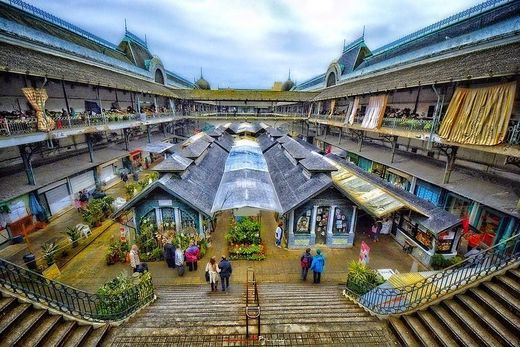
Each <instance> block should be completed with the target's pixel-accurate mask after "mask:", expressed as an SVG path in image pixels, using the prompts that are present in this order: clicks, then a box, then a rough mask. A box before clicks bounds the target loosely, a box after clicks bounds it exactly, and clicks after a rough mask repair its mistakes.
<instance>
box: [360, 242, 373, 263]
mask: <svg viewBox="0 0 520 347" xmlns="http://www.w3.org/2000/svg"><path fill="white" fill-rule="evenodd" d="M369 253H370V247H368V245H367V244H366V242H365V241H361V249H360V250H359V261H360V262H361V263H363V264H365V265H366V264H368V260H369V258H368V255H369Z"/></svg>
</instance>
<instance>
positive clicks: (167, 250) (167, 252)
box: [164, 240, 175, 268]
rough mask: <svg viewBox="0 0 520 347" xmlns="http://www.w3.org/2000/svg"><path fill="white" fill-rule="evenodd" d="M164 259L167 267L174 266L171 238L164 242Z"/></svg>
mask: <svg viewBox="0 0 520 347" xmlns="http://www.w3.org/2000/svg"><path fill="white" fill-rule="evenodd" d="M164 260H165V261H166V264H168V267H169V268H174V267H175V246H174V245H173V244H172V241H171V240H168V241H167V242H166V243H165V244H164Z"/></svg>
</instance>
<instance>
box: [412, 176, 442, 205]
mask: <svg viewBox="0 0 520 347" xmlns="http://www.w3.org/2000/svg"><path fill="white" fill-rule="evenodd" d="M414 193H415V195H416V196H417V197H419V198H421V199H424V200H426V201H429V202H431V203H432V204H434V205H435V206H439V205H440V204H441V197H442V188H441V187H438V186H436V185H433V184H431V183H428V182H425V181H423V180H419V179H418V180H417V184H416V186H415V192H414Z"/></svg>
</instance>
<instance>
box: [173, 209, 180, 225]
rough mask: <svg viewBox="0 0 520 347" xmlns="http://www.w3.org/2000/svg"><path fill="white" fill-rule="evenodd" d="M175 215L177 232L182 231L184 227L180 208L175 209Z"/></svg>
mask: <svg viewBox="0 0 520 347" xmlns="http://www.w3.org/2000/svg"><path fill="white" fill-rule="evenodd" d="M173 212H174V213H173V215H174V217H175V230H177V231H180V230H181V227H182V220H181V212H180V211H179V208H178V207H175V208H174V209H173Z"/></svg>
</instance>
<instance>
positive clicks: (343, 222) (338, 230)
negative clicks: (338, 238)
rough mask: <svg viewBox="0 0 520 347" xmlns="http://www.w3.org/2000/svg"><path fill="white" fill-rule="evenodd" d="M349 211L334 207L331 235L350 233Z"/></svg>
mask: <svg viewBox="0 0 520 347" xmlns="http://www.w3.org/2000/svg"><path fill="white" fill-rule="evenodd" d="M351 216H352V215H351V210H350V209H347V208H345V207H341V208H340V207H336V209H335V210H334V221H333V224H332V233H333V234H347V233H349V232H350V219H351Z"/></svg>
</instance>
